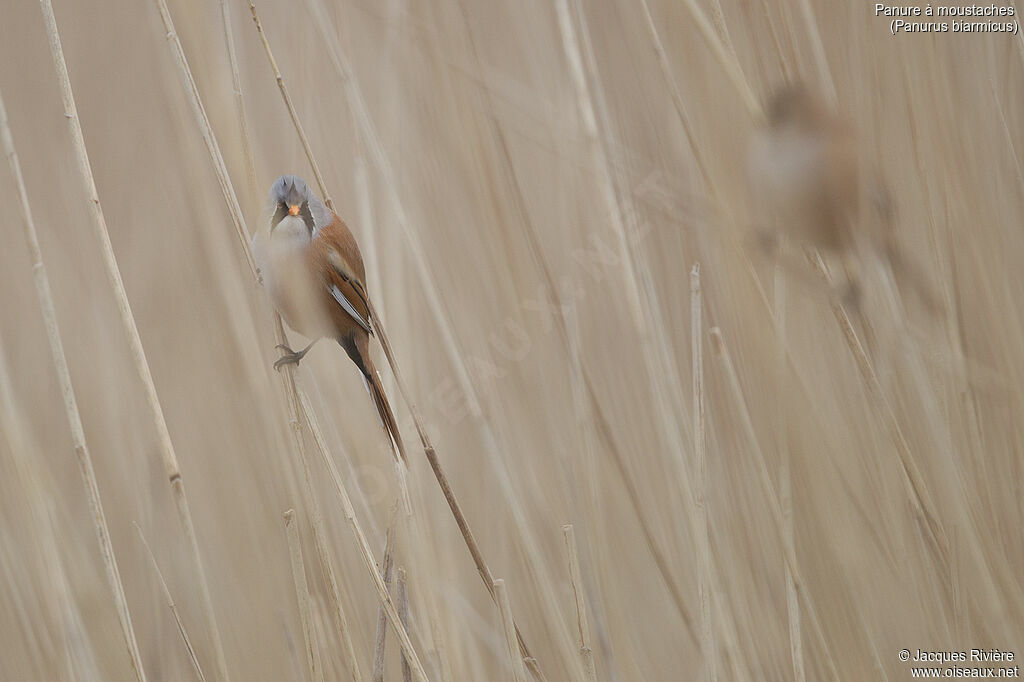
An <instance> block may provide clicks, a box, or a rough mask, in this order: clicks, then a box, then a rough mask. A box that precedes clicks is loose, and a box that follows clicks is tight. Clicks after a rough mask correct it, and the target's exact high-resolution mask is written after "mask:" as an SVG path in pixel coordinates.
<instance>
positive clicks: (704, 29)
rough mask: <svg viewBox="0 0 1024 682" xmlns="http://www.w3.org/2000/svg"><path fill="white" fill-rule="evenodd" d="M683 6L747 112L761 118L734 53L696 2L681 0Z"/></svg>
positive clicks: (759, 107) (757, 104) (759, 108)
mask: <svg viewBox="0 0 1024 682" xmlns="http://www.w3.org/2000/svg"><path fill="white" fill-rule="evenodd" d="M683 5H684V6H685V7H686V9H688V10H689V11H690V16H692V17H693V21H694V23H696V24H697V30H698V31H700V34H701V37H702V38H704V42H706V43H707V45H708V47H710V48H711V52H712V53H713V54H714V56H715V59H717V60H718V63H719V64H720V65H721V66H722V68H723V69H724V70H725V73H726V75H727V76H729V81H730V82H732V84H733V87H735V88H736V92H737V94H739V96H740V99H741V100H742V101H743V104H744V105H745V106H746V107H747V111H748V112H749V113H750V115H751V116H752V117H754V118H755V119H756V118H759V117H760V116H761V105H760V104H759V103H758V101H757V97H755V96H754V91H753V90H752V89H751V88H750V85H749V84H748V83H747V79H746V77H744V75H743V69H741V68H740V64H739V62H738V61H737V60H736V57H735V52H732V53H730V51H729V49H728V48H727V47H726V46H725V45H724V44H723V43H722V41H721V40H720V39H719V37H718V34H717V33H716V32H715V29H714V26H712V25H711V22H710V21H708V18H707V16H706V15H705V14H704V11H703V10H701V8H700V6H699V5H697V2H696V0H683Z"/></svg>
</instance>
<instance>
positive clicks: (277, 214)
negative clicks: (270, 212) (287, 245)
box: [270, 201, 288, 227]
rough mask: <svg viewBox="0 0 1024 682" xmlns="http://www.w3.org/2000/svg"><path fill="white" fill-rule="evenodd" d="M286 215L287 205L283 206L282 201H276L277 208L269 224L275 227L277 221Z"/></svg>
mask: <svg viewBox="0 0 1024 682" xmlns="http://www.w3.org/2000/svg"><path fill="white" fill-rule="evenodd" d="M287 215H288V207H287V206H285V203H284V202H283V201H279V202H277V209H276V210H275V211H274V219H273V220H272V221H271V223H270V224H271V226H274V227H276V226H277V224H278V223H279V222H281V221H282V220H284V219H285V217H286V216H287Z"/></svg>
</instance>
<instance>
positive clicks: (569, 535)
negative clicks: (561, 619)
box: [562, 524, 597, 682]
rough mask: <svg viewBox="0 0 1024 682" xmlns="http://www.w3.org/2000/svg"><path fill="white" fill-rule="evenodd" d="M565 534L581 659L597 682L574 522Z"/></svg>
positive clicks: (594, 681) (589, 675)
mask: <svg viewBox="0 0 1024 682" xmlns="http://www.w3.org/2000/svg"><path fill="white" fill-rule="evenodd" d="M562 534H563V535H564V536H565V556H566V560H567V562H568V564H569V582H570V584H571V585H572V595H573V598H574V600H575V602H576V627H577V629H578V630H579V634H580V659H581V660H582V661H583V670H584V671H585V672H586V675H587V679H588V680H589V681H590V682H597V670H596V669H595V667H594V650H593V648H592V647H591V646H590V643H591V641H593V640H592V638H591V636H590V619H589V618H587V600H586V597H585V596H584V594H583V575H582V573H581V571H580V556H579V552H578V550H577V549H576V533H575V531H574V530H573V527H572V524H566V525H564V526H562Z"/></svg>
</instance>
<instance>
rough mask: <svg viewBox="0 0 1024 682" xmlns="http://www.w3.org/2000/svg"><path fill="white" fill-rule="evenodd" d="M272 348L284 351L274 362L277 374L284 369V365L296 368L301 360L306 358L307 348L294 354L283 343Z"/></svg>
mask: <svg viewBox="0 0 1024 682" xmlns="http://www.w3.org/2000/svg"><path fill="white" fill-rule="evenodd" d="M274 347H275V348H280V349H281V350H282V351H284V352H283V354H282V355H281V357H279V358H278V359H277V360H276V361H275V362H274V369H276V370H277V371H278V372H280V371H281V368H282V367H284V366H285V365H295V366H296V367H297V366H298V364H299V362H300V361H301V360H302V358H304V357H306V352H307V351H308V350H309V348H306V349H304V350H300V351H298V352H296V351H293V350H292V349H291V348H289V347H288V346H286V345H284V344H283V343H279V344H278V345H276V346H274Z"/></svg>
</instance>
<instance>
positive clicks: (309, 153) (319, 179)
mask: <svg viewBox="0 0 1024 682" xmlns="http://www.w3.org/2000/svg"><path fill="white" fill-rule="evenodd" d="M249 11H250V12H251V13H252V20H253V22H254V23H255V24H256V31H257V32H258V33H259V34H260V40H261V41H262V42H263V49H264V50H265V51H266V53H267V59H268V60H270V68H271V69H273V70H274V79H275V80H276V81H277V87H278V89H279V90H280V91H281V98H282V99H284V104H285V106H286V107H288V114H289V115H290V116H291V117H292V123H293V124H294V125H295V131H296V132H297V133H298V134H299V140H300V141H301V142H302V148H303V149H305V150H306V158H308V159H309V165H310V166H312V168H313V175H314V176H315V177H316V184H318V185H319V186H320V195H321V196H322V197H323V199H324V203H325V204H327V208H329V209H331V210H332V211H333V210H334V202H333V201H331V195H330V193H329V192H328V191H327V183H325V182H324V176H323V175H322V174H321V173H320V165H319V164H318V163H317V162H316V158H314V156H313V148H312V147H310V146H309V138H308V137H306V131H305V130H303V128H302V122H301V121H299V114H298V112H296V111H295V104H294V103H292V98H291V95H289V94H288V88H287V87H286V86H285V84H284V78H283V77H282V76H281V70H280V69H279V68H277V60H275V59H274V53H273V52H272V51H271V49H270V41H268V40H267V34H266V33H265V32H264V31H263V24H262V23H260V17H259V15H258V14H257V13H256V3H254V2H252V0H250V1H249Z"/></svg>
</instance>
